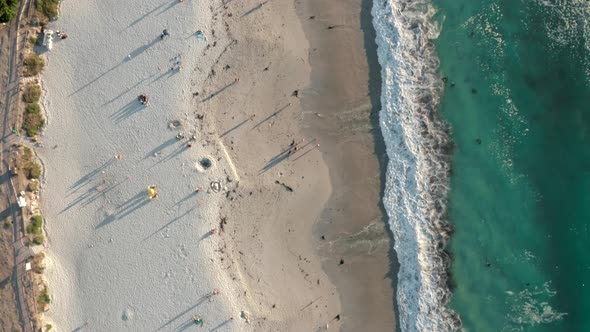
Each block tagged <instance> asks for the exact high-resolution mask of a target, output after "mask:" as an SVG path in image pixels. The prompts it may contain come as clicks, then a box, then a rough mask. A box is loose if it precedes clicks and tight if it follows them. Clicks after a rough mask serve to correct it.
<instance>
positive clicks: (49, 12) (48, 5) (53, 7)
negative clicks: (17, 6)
mask: <svg viewBox="0 0 590 332" xmlns="http://www.w3.org/2000/svg"><path fill="white" fill-rule="evenodd" d="M58 6H59V0H37V10H38V11H40V12H42V13H43V14H44V15H45V16H47V18H49V19H53V18H56V17H57V14H58V13H57V10H58Z"/></svg>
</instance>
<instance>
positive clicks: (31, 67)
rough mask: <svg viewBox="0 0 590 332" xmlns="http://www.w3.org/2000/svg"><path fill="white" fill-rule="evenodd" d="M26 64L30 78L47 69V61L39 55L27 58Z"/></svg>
mask: <svg viewBox="0 0 590 332" xmlns="http://www.w3.org/2000/svg"><path fill="white" fill-rule="evenodd" d="M0 1H2V0H0ZM24 64H25V69H26V71H25V72H26V74H27V75H29V76H35V75H38V74H40V73H41V72H42V71H43V67H45V61H43V58H42V57H41V56H39V54H35V53H33V54H31V55H29V56H28V57H26V58H25V61H24Z"/></svg>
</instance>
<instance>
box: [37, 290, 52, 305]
mask: <svg viewBox="0 0 590 332" xmlns="http://www.w3.org/2000/svg"><path fill="white" fill-rule="evenodd" d="M37 302H39V304H40V305H41V306H44V305H46V304H49V302H51V299H50V298H49V294H48V291H47V287H45V289H44V290H43V293H41V295H39V299H38V300H37Z"/></svg>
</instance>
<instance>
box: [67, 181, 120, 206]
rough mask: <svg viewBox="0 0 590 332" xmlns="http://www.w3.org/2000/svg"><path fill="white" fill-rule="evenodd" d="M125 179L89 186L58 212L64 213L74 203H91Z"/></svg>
mask: <svg viewBox="0 0 590 332" xmlns="http://www.w3.org/2000/svg"><path fill="white" fill-rule="evenodd" d="M126 181H127V179H126V180H123V181H121V182H119V183H116V184H113V185H110V186H102V185H97V186H94V187H91V188H89V189H87V190H86V191H85V192H83V193H82V194H80V195H79V196H78V197H77V198H76V199H74V200H73V201H72V202H71V203H70V204H68V206H66V207H65V208H64V209H63V210H61V212H60V213H64V212H66V211H67V210H69V209H71V208H73V207H74V206H76V205H82V206H86V205H88V204H91V203H92V202H94V201H96V200H97V199H99V198H100V197H104V196H105V195H106V194H107V193H109V192H110V191H111V190H113V189H115V188H116V187H118V186H120V185H121V184H123V183H125V182H126Z"/></svg>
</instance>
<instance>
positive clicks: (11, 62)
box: [0, 0, 33, 332]
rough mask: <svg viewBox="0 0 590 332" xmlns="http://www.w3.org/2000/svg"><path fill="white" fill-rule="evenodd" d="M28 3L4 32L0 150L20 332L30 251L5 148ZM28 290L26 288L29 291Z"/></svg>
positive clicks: (24, 323)
mask: <svg viewBox="0 0 590 332" xmlns="http://www.w3.org/2000/svg"><path fill="white" fill-rule="evenodd" d="M30 5H31V0H23V1H21V3H20V6H19V11H18V15H17V17H16V18H15V19H14V20H13V21H12V22H11V25H10V29H9V32H8V42H9V46H8V47H9V52H10V56H9V59H8V73H9V75H8V82H7V86H6V100H5V108H4V110H3V113H4V114H3V121H2V148H1V150H0V152H1V156H2V158H1V159H2V164H1V170H0V171H1V174H2V176H1V181H0V182H1V186H2V187H3V188H2V191H3V192H5V193H6V194H7V196H8V203H9V205H10V209H11V213H12V217H13V220H14V234H13V240H14V241H13V245H14V267H15V271H14V276H15V278H14V289H15V294H16V302H17V311H18V315H19V319H20V324H21V327H22V329H23V331H24V332H29V331H30V332H32V331H33V325H32V316H31V311H30V308H29V307H28V305H27V301H26V290H27V287H30V283H31V281H30V279H29V278H28V276H27V275H26V271H25V261H26V259H27V258H28V257H29V255H30V254H29V253H30V250H29V249H28V248H27V247H26V245H25V243H26V242H25V240H26V238H25V233H24V229H25V227H24V220H23V216H22V213H21V211H20V210H19V209H18V208H17V207H16V206H17V204H16V196H15V190H14V187H13V185H12V181H11V180H10V175H9V157H10V154H9V149H10V146H11V145H12V143H13V141H14V140H15V139H16V137H14V135H13V134H12V132H11V130H12V125H13V121H11V111H15V112H16V109H15V108H13V107H12V106H13V105H12V103H18V102H19V101H18V80H19V77H18V62H17V61H18V56H17V55H18V52H19V49H18V46H19V45H18V43H19V38H18V37H19V35H18V28H19V25H20V22H21V18H22V17H23V15H28V14H29V10H30ZM29 289H30V288H29Z"/></svg>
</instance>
